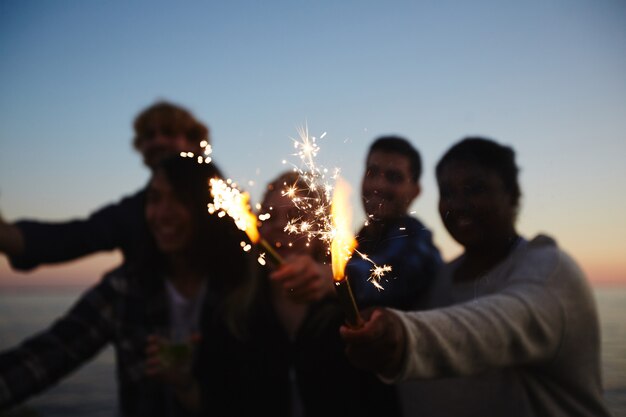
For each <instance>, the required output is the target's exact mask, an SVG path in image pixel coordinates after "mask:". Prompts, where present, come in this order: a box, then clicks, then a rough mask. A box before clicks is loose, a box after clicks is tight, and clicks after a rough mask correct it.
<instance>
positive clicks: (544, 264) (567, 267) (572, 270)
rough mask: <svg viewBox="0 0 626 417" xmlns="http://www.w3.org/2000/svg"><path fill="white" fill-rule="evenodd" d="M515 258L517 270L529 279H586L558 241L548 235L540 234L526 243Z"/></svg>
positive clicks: (560, 280)
mask: <svg viewBox="0 0 626 417" xmlns="http://www.w3.org/2000/svg"><path fill="white" fill-rule="evenodd" d="M514 256H515V257H516V258H517V262H515V269H516V270H520V271H521V272H522V273H523V274H520V275H521V276H524V277H526V278H527V279H528V278H530V279H536V280H541V281H544V280H558V281H559V282H562V281H564V280H568V279H575V280H577V281H578V280H581V279H582V280H584V279H585V278H584V274H583V272H582V270H581V269H580V267H579V266H578V264H577V263H576V261H575V260H574V259H573V258H572V257H571V256H570V255H569V254H568V253H567V252H566V251H564V250H563V249H562V248H561V247H559V245H558V243H557V241H556V239H554V238H553V237H551V236H548V235H546V234H538V235H537V236H535V237H534V238H532V239H530V240H528V241H525V242H524V244H522V245H521V247H520V249H519V251H518V253H516V254H514Z"/></svg>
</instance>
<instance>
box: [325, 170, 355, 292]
mask: <svg viewBox="0 0 626 417" xmlns="http://www.w3.org/2000/svg"><path fill="white" fill-rule="evenodd" d="M349 193H350V186H349V185H348V183H347V182H345V181H344V180H342V179H341V178H337V182H336V185H335V192H334V193H333V202H332V205H331V217H332V224H333V240H332V243H331V246H330V252H331V256H332V268H333V279H334V280H335V281H342V280H343V279H344V278H345V273H344V271H345V269H346V264H347V263H348V260H349V259H350V258H351V257H352V252H353V251H354V249H355V248H356V245H357V242H356V239H355V238H354V235H353V234H352V232H351V215H350V205H349V203H348V196H349Z"/></svg>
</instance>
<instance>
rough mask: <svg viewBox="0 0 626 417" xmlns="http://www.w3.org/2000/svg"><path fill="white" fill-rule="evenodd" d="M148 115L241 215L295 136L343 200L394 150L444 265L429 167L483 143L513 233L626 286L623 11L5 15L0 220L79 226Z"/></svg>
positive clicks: (123, 185) (114, 7) (90, 9)
mask: <svg viewBox="0 0 626 417" xmlns="http://www.w3.org/2000/svg"><path fill="white" fill-rule="evenodd" d="M174 4H175V7H174ZM157 99H167V100H171V101H174V102H177V103H179V104H182V105H184V106H186V107H188V108H189V109H190V110H192V111H193V112H194V113H195V114H196V115H197V116H198V117H199V118H200V119H202V120H204V121H205V122H207V124H208V125H209V126H210V127H211V130H212V135H213V144H214V152H215V153H214V155H215V159H216V160H217V161H218V162H219V163H220V164H221V166H222V167H223V169H224V171H225V172H226V173H227V174H228V175H229V176H231V177H232V178H234V179H236V180H237V181H239V182H240V183H242V184H245V183H247V181H250V180H252V181H255V183H256V185H255V186H252V187H249V189H250V191H251V192H252V195H253V199H254V200H255V201H258V197H259V194H260V191H259V190H260V189H261V187H260V184H263V183H265V182H266V181H267V180H269V179H270V178H272V177H273V176H274V175H275V174H277V173H278V172H279V171H280V170H282V169H283V168H284V166H283V165H281V161H282V160H283V159H289V158H290V154H291V153H292V152H293V148H292V144H291V140H290V139H289V138H290V136H294V135H296V128H297V127H298V126H300V125H302V124H304V123H305V122H307V123H308V126H309V129H310V131H311V133H312V134H313V135H316V136H320V135H321V134H322V133H324V132H327V135H326V137H325V138H324V139H323V140H321V141H320V142H319V143H320V145H321V147H322V151H321V154H320V163H323V164H324V165H328V166H329V167H334V166H337V167H340V168H341V169H342V171H343V173H344V176H345V177H346V179H347V180H348V181H349V182H350V183H351V184H352V185H353V186H354V187H355V189H356V190H358V186H359V179H360V175H361V173H362V165H363V159H364V156H365V152H366V149H367V146H368V145H369V143H370V142H371V141H372V140H373V139H374V138H375V137H376V136H378V135H381V134H387V133H395V134H400V135H403V136H406V137H407V138H409V139H411V140H412V142H413V143H414V144H415V145H416V146H417V147H418V148H419V149H420V150H421V152H422V156H423V159H424V164H425V174H424V176H423V188H424V191H423V195H422V196H421V197H420V199H419V200H418V202H417V203H416V204H415V206H414V209H415V210H416V211H417V214H418V216H419V217H420V218H422V220H424V222H425V223H427V224H428V225H429V226H430V227H431V228H432V229H433V231H434V233H435V236H436V241H437V242H438V244H439V245H440V246H441V247H442V249H443V250H444V254H445V255H446V258H448V259H449V258H450V257H452V256H454V255H455V254H457V253H458V250H459V249H458V247H457V246H456V245H455V244H454V243H452V242H451V240H450V239H449V238H448V236H447V234H446V232H445V230H444V229H443V227H442V226H441V222H440V220H439V218H438V215H437V213H436V202H437V190H436V186H435V182H434V178H433V175H432V171H433V167H434V165H435V163H436V161H437V159H438V158H439V157H440V156H441V154H442V153H443V152H444V151H445V150H446V149H447V148H448V147H449V146H450V145H451V144H453V143H454V142H455V141H456V140H458V139H460V138H462V137H463V136H466V135H476V134H479V135H486V136H489V137H492V138H494V139H496V140H499V141H501V142H503V143H507V144H510V145H512V146H513V147H514V148H515V149H516V150H517V152H518V162H519V164H520V166H521V167H522V175H521V181H522V187H523V192H524V198H523V200H522V210H521V215H520V219H519V220H520V221H519V226H520V230H521V231H522V232H523V233H524V234H526V235H533V234H535V233H537V232H539V231H543V232H547V233H550V234H552V235H554V236H555V237H556V238H557V240H559V241H560V242H561V243H562V245H563V246H564V247H565V248H566V249H567V250H569V251H570V252H571V253H572V254H573V255H574V256H575V257H576V258H577V259H578V260H579V261H580V262H581V264H582V265H583V267H584V268H585V269H586V270H587V271H589V272H591V273H592V274H594V275H597V276H600V275H603V276H604V275H606V276H605V277H604V278H615V277H618V278H624V279H626V256H625V255H626V249H625V248H626V215H625V213H626V186H625V182H626V181H625V179H626V161H625V156H626V3H625V2H624V1H622V0H602V1H591V0H590V1H582V0H568V1H535V0H531V1H525V2H513V1H483V0H478V1H474V2H465V1H423V2H417V1H385V2H382V1H380V2H373V1H326V0H322V1H316V2H302V1H280V2H275V1H265V2H257V1H230V2H200V1H186V2H180V3H172V2H159V1H156V2H155V1H132V2H122V1H110V2H90V1H80V0H76V1H66V0H59V1H53V2H50V1H17V0H15V1H13V0H5V1H2V2H0V211H1V212H2V215H3V216H4V217H5V218H6V219H8V220H15V219H18V218H22V217H25V216H27V217H35V218H40V219H65V218H69V217H75V216H84V215H86V214H87V213H89V212H90V211H92V210H93V209H95V208H97V207H100V206H101V205H102V204H104V203H107V202H112V201H115V200H117V199H119V198H120V197H121V196H122V195H124V194H129V193H132V192H134V191H135V190H137V189H138V188H139V187H141V186H142V185H143V184H144V183H145V181H146V179H147V177H148V172H147V170H146V169H145V168H143V167H142V165H141V163H140V159H139V157H138V156H137V155H135V154H134V153H133V151H132V148H131V146H130V140H131V135H132V132H131V122H132V119H133V117H134V116H135V115H136V114H137V112H138V111H140V110H141V109H143V108H144V107H146V106H148V105H150V104H152V103H153V102H154V101H155V100H157ZM354 204H355V218H356V219H357V220H359V219H361V218H362V211H361V207H360V204H359V203H358V200H356V199H354ZM82 265H83V266H84V267H85V268H87V266H85V265H86V264H82ZM94 268H95V267H92V270H94ZM98 268H100V269H102V268H101V266H100V265H98ZM44 272H45V268H44ZM99 272H101V271H100V270H97V271H96V272H95V274H96V275H99ZM42 273H43V272H42ZM89 273H91V272H89ZM89 273H85V275H89ZM10 275H11V273H10V272H9V270H8V268H7V267H6V264H0V276H2V277H4V278H3V279H7V277H9V276H10ZM96 278H97V277H91V278H86V279H87V280H88V281H89V280H91V281H93V280H95V279H96ZM600 278H602V277H600ZM23 279H27V278H23ZM1 283H2V282H0V284H1Z"/></svg>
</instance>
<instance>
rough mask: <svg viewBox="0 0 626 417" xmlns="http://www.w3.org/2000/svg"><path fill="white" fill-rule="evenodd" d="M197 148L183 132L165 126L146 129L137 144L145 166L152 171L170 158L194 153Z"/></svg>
mask: <svg viewBox="0 0 626 417" xmlns="http://www.w3.org/2000/svg"><path fill="white" fill-rule="evenodd" d="M196 147H197V146H195V145H194V144H192V143H191V142H190V141H189V140H188V139H187V137H186V136H185V135H184V134H183V133H182V132H177V131H175V130H173V129H171V128H167V127H164V126H154V127H150V128H148V129H146V131H145V132H143V134H142V135H141V139H140V140H139V142H138V143H137V150H138V151H139V152H140V153H141V155H142V156H143V162H144V164H146V165H147V166H148V167H149V168H151V169H154V167H155V166H156V164H158V163H159V161H161V160H162V159H164V158H167V157H168V156H173V155H178V154H180V153H181V152H192V151H194V150H196V149H195V148H196Z"/></svg>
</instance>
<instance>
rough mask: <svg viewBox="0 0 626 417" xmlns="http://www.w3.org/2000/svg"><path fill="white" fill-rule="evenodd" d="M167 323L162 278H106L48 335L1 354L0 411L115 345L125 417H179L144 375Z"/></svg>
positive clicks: (122, 272)
mask: <svg viewBox="0 0 626 417" xmlns="http://www.w3.org/2000/svg"><path fill="white" fill-rule="evenodd" d="M207 293H208V291H207ZM205 300H206V299H205ZM206 304H207V303H206V301H205V307H206ZM168 321H169V318H168V301H167V295H166V293H165V287H164V281H163V279H162V278H159V277H154V279H153V280H152V281H151V282H146V280H140V279H137V278H133V277H132V276H131V274H129V271H128V268H125V267H121V268H118V269H116V270H114V271H112V272H110V273H108V274H107V275H105V277H104V278H103V279H102V281H101V282H100V283H99V284H97V285H95V286H94V287H92V288H91V289H89V290H88V291H87V292H86V293H84V294H83V295H82V296H81V297H80V299H79V300H78V301H77V302H76V304H75V305H74V306H73V307H72V308H71V309H70V310H69V312H68V313H67V314H66V315H64V316H63V317H61V318H59V319H58V320H56V322H55V323H54V324H53V325H52V326H51V327H50V328H49V329H47V330H45V331H43V332H41V333H39V334H37V335H35V336H34V337H32V338H30V339H27V340H26V341H24V342H23V343H22V344H21V345H19V346H18V347H16V348H14V349H11V350H8V351H5V352H3V353H1V354H0V409H3V408H8V407H11V406H13V405H15V404H18V403H20V402H22V401H24V400H25V399H27V398H28V397H30V396H32V395H34V394H36V393H38V392H40V391H42V390H44V389H46V388H48V387H50V386H51V385H54V384H55V383H57V382H58V381H59V380H60V379H62V378H63V377H65V376H67V375H68V374H70V373H71V372H72V371H74V370H75V369H77V368H78V367H80V366H81V365H82V364H83V363H85V362H87V361H88V360H89V359H91V358H92V357H94V355H96V354H97V353H98V352H99V351H100V350H101V349H102V348H104V347H105V346H106V345H107V344H109V343H112V344H113V345H114V347H115V352H116V357H117V376H118V382H119V384H118V389H119V400H120V408H121V411H122V413H123V415H126V416H131V415H141V416H144V415H146V416H147V415H150V416H159V415H179V414H180V413H173V412H172V404H171V400H172V398H173V397H172V395H171V393H169V390H168V389H167V387H165V386H164V385H163V384H160V383H158V382H156V381H154V380H152V379H149V378H147V377H145V376H144V371H143V368H144V361H145V353H144V350H145V347H146V338H147V337H148V335H150V334H154V333H156V334H166V333H165V331H167V329H168Z"/></svg>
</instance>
